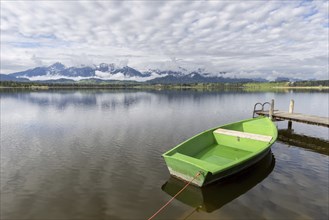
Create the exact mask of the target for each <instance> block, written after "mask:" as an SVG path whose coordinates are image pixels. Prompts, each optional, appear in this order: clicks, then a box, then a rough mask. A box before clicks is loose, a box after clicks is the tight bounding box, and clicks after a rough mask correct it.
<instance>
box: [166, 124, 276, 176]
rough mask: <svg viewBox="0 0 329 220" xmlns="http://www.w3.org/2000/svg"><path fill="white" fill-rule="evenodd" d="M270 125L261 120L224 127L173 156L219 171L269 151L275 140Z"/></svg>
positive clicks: (181, 149) (172, 153)
mask: <svg viewBox="0 0 329 220" xmlns="http://www.w3.org/2000/svg"><path fill="white" fill-rule="evenodd" d="M269 126H271V125H270V124H268V125H267V124H266V123H264V121H263V120H261V119H260V120H250V121H246V122H244V123H235V124H230V125H227V126H222V127H220V128H217V129H213V130H210V131H206V132H204V133H201V134H199V135H198V136H196V137H194V138H192V139H190V140H188V141H186V142H184V143H182V144H181V145H180V147H178V148H177V149H176V150H175V151H174V152H171V156H172V157H174V158H177V159H181V160H185V161H188V162H191V163H194V164H198V165H200V166H202V167H208V168H209V169H210V170H217V169H219V168H220V167H223V166H226V165H229V164H231V163H233V162H234V161H237V160H242V159H243V158H247V157H249V156H252V154H254V153H257V152H260V151H261V150H262V149H265V148H266V147H267V146H268V145H269V143H270V142H271V140H272V137H273V129H272V128H271V127H269Z"/></svg>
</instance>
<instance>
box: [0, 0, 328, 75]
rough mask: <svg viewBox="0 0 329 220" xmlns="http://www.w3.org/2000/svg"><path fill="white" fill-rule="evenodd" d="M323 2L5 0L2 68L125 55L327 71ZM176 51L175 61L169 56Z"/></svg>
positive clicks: (212, 65)
mask: <svg viewBox="0 0 329 220" xmlns="http://www.w3.org/2000/svg"><path fill="white" fill-rule="evenodd" d="M328 7H329V6H328V1H311V2H307V1H268V2H267V1H266V2H265V1H250V2H249V1H248V2H240V1H233V2H228V1H209V2H208V1H167V2H165V1H151V2H150V1H129V2H121V1H100V2H97V1H81V2H79V1H63V2H58V1H56V2H52V1H3V2H1V73H10V72H14V71H18V70H25V69H27V68H32V67H35V66H36V65H37V64H41V62H42V64H44V65H49V64H51V63H53V62H57V61H59V62H63V63H64V64H66V65H76V64H77V63H79V64H80V63H81V62H87V65H89V64H90V63H91V62H92V63H95V64H98V63H100V62H108V63H111V62H114V61H115V60H129V65H130V66H132V67H135V68H137V69H142V70H143V69H146V68H147V67H149V66H154V67H155V66H159V67H161V66H163V67H166V66H177V65H182V66H184V67H186V68H187V67H189V68H199V67H201V68H204V67H206V68H208V69H209V70H211V71H217V72H219V71H229V72H232V73H234V74H235V75H236V76H237V77H239V76H245V74H250V76H253V75H255V73H256V72H257V74H258V73H259V74H260V75H262V74H263V76H264V77H268V75H275V74H274V73H280V74H282V75H286V76H291V77H295V76H297V75H298V76H299V77H302V78H312V75H314V76H315V77H316V78H319V79H326V78H328V26H329V25H328V24H329V21H328ZM171 57H176V58H177V59H178V60H177V61H175V63H174V65H168V60H170V58H171Z"/></svg>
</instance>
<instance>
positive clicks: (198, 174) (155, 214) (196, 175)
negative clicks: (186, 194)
mask: <svg viewBox="0 0 329 220" xmlns="http://www.w3.org/2000/svg"><path fill="white" fill-rule="evenodd" d="M200 174H201V172H197V174H195V176H194V177H193V179H192V180H191V181H190V182H188V183H187V184H186V185H185V186H184V187H183V188H182V189H181V190H180V191H179V192H178V193H176V195H174V196H173V197H172V198H171V199H170V200H169V201H168V202H167V203H166V204H164V205H163V206H162V207H161V208H160V209H159V210H158V211H157V212H156V213H154V214H153V215H152V216H151V217H150V218H148V219H147V220H151V219H153V218H154V217H155V216H157V215H158V214H159V213H160V212H161V211H162V210H163V209H164V208H166V206H167V205H169V204H170V203H171V202H172V201H173V200H174V199H175V198H176V197H177V196H178V195H179V194H180V193H181V192H183V191H184V189H186V187H188V186H189V185H190V184H191V183H192V182H193V181H194V180H195V179H196V178H197V177H198V176H200Z"/></svg>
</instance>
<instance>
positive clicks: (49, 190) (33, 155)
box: [0, 90, 329, 220]
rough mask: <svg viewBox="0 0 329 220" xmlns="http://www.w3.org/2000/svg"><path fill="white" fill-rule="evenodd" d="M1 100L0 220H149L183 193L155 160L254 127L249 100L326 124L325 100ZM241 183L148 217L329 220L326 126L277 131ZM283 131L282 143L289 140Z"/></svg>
mask: <svg viewBox="0 0 329 220" xmlns="http://www.w3.org/2000/svg"><path fill="white" fill-rule="evenodd" d="M0 95H1V216H0V217H1V219H147V218H149V217H150V216H151V215H152V214H153V213H154V212H156V211H157V210H158V209H159V208H160V207H161V206H162V205H164V204H165V203H166V202H167V201H168V200H169V199H170V198H172V197H171V196H172V195H173V194H174V193H175V192H177V191H178V190H179V189H181V188H182V186H183V185H182V183H181V182H180V181H177V180H175V179H172V178H170V176H169V172H168V170H167V167H166V165H165V163H164V160H163V159H162V157H161V154H163V153H164V152H166V151H167V150H169V149H171V148H172V147H174V146H175V145H177V144H179V143H180V142H182V141H184V140H186V139H187V138H189V137H191V136H193V135H195V134H197V133H199V132H201V131H204V130H206V129H209V128H212V127H216V126H219V125H222V124H225V123H231V122H235V121H238V120H243V119H246V118H250V117H252V111H253V106H254V104H255V103H256V102H265V101H270V100H271V99H275V105H276V106H275V108H276V109H280V110H288V107H289V101H290V99H294V100H295V112H302V113H305V114H314V115H319V116H326V117H328V115H329V106H328V100H329V93H328V90H327V91H326V92H323V91H322V92H321V91H299V90H295V91H288V90H283V91H282V92H249V93H248V92H243V91H203V92H200V91H192V90H186V91H128V90H125V91H123V90H122V91H115V90H49V91H24V90H21V91H19V90H18V91H17V90H16V91H11V90H2V91H0ZM276 124H277V126H278V129H279V136H280V137H279V140H278V141H277V142H276V143H274V145H273V146H272V152H271V153H270V154H269V155H267V156H266V158H264V160H262V161H260V162H259V164H257V165H255V166H254V167H252V168H251V169H248V170H247V171H245V172H244V173H241V174H239V175H236V176H234V177H232V178H230V179H228V180H226V181H223V182H218V183H215V184H213V185H211V186H209V187H207V188H205V189H199V188H195V187H188V188H187V190H186V191H184V193H183V194H182V195H181V196H179V197H178V198H177V199H175V200H174V201H173V202H172V203H171V204H170V205H169V206H168V207H167V208H166V209H164V210H163V211H162V212H161V213H160V214H159V215H158V216H157V217H156V218H155V219H207V220H208V219H328V217H329V214H328V204H329V199H328V195H329V190H328V189H329V183H328V182H329V180H328V179H329V177H328V172H329V171H328V166H329V159H328V155H329V152H328V149H329V140H328V139H329V137H328V135H329V134H328V128H325V127H319V126H313V125H305V124H300V123H295V122H293V125H292V127H293V129H294V131H293V133H292V134H291V133H290V132H287V131H286V128H287V122H286V121H285V122H284V121H283V122H276ZM287 133H288V134H287Z"/></svg>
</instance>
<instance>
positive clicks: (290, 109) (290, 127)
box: [288, 99, 295, 130]
mask: <svg viewBox="0 0 329 220" xmlns="http://www.w3.org/2000/svg"><path fill="white" fill-rule="evenodd" d="M294 107H295V101H294V100H293V99H291V100H290V105H289V114H292V113H294ZM291 129H292V121H291V120H289V121H288V130H291Z"/></svg>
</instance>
